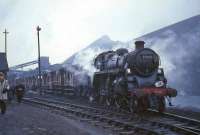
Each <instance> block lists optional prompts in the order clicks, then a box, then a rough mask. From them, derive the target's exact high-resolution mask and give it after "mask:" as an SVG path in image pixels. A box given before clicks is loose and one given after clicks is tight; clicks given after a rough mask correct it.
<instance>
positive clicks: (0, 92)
mask: <svg viewBox="0 0 200 135" xmlns="http://www.w3.org/2000/svg"><path fill="white" fill-rule="evenodd" d="M8 90H9V84H8V81H7V80H6V79H5V75H4V73H2V72H0V109H1V113H2V114H4V113H5V112H6V100H7V99H8V95H7V92H8Z"/></svg>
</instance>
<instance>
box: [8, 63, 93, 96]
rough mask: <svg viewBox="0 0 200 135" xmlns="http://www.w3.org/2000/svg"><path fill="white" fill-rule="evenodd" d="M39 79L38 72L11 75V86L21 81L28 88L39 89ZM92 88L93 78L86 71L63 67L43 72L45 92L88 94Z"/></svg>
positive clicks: (42, 84)
mask: <svg viewBox="0 0 200 135" xmlns="http://www.w3.org/2000/svg"><path fill="white" fill-rule="evenodd" d="M83 80H84V81H83ZM39 81H40V80H39V79H38V74H30V73H28V74H26V75H24V76H23V77H17V76H15V77H9V82H10V84H11V86H15V85H16V84H18V83H21V84H24V85H25V88H26V89H27V90H37V89H38V88H39V86H40V82H39ZM90 89H91V78H90V76H88V75H87V74H86V73H85V72H81V71H80V72H71V71H69V70H68V69H67V68H64V67H62V68H59V69H56V70H46V71H43V72H42V73H41V90H42V92H45V93H54V94H66V95H76V96H77V95H78V96H87V95H88V93H89V92H90Z"/></svg>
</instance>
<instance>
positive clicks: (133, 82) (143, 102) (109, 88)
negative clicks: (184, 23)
mask: <svg viewBox="0 0 200 135" xmlns="http://www.w3.org/2000/svg"><path fill="white" fill-rule="evenodd" d="M144 44H145V42H144V41H136V42H135V50H134V51H131V52H129V51H128V50H127V49H125V48H120V49H118V50H116V51H107V52H103V53H101V54H99V55H98V56H97V57H96V58H95V59H94V66H95V68H96V69H97V70H98V71H97V72H95V73H94V77H93V91H92V96H93V98H94V99H95V100H96V101H98V102H100V103H101V104H106V105H115V106H116V107H118V108H126V109H127V108H128V109H129V110H130V111H131V112H135V111H144V110H147V109H148V108H154V109H156V110H158V111H159V112H163V111H164V109H165V98H167V99H168V98H171V97H175V96H176V95H177V91H176V90H175V89H172V88H168V87H167V79H166V78H165V75H164V71H163V69H162V68H159V65H160V58H159V55H158V54H157V53H156V52H155V51H153V50H152V49H150V48H144Z"/></svg>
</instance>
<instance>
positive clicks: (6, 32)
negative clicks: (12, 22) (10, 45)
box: [3, 29, 9, 58]
mask: <svg viewBox="0 0 200 135" xmlns="http://www.w3.org/2000/svg"><path fill="white" fill-rule="evenodd" d="M3 33H4V35H5V54H6V58H7V34H8V33H9V32H8V31H7V30H6V29H5V31H4V32H3Z"/></svg>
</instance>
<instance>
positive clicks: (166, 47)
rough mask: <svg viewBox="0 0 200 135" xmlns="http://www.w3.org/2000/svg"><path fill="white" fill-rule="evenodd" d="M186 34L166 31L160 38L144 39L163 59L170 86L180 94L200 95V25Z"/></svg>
mask: <svg viewBox="0 0 200 135" xmlns="http://www.w3.org/2000/svg"><path fill="white" fill-rule="evenodd" d="M195 28H196V30H194V31H193V30H191V31H188V32H186V33H178V32H175V31H173V30H170V29H168V30H166V31H164V32H162V33H160V35H159V36H156V37H151V38H148V37H147V38H143V39H144V40H145V42H147V44H148V45H149V46H150V47H151V48H152V49H153V50H155V51H156V52H157V53H158V54H159V55H160V58H161V62H162V65H161V66H162V67H163V68H164V71H165V73H166V76H167V79H168V84H169V85H170V86H171V87H174V88H176V89H177V90H178V92H179V94H181V95H184V94H185V93H187V94H189V95H193V94H200V92H199V90H198V88H199V87H200V84H199V83H198V80H199V79H200V69H199V67H200V62H199V59H200V55H199V52H200V46H199V45H200V25H198V27H195Z"/></svg>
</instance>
